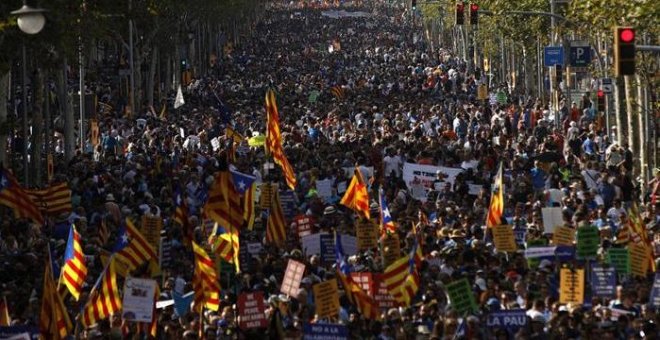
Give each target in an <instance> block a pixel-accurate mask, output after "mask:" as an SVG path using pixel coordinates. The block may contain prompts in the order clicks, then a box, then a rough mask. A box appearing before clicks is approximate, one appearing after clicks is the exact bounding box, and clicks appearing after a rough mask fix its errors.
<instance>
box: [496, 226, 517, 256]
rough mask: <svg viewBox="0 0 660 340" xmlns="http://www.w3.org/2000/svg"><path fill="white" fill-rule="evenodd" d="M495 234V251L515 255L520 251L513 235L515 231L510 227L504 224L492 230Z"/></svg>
mask: <svg viewBox="0 0 660 340" xmlns="http://www.w3.org/2000/svg"><path fill="white" fill-rule="evenodd" d="M491 230H492V232H493V241H494V243H495V249H497V251H501V252H510V253H514V252H516V251H517V250H518V246H517V245H516V238H515V236H514V235H513V229H512V228H511V226H510V225H507V224H503V225H498V226H494V227H493V228H491Z"/></svg>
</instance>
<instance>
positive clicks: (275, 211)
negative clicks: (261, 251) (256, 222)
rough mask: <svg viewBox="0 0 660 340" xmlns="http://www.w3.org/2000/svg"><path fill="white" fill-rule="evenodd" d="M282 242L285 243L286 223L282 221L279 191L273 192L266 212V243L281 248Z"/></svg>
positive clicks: (282, 212)
mask: <svg viewBox="0 0 660 340" xmlns="http://www.w3.org/2000/svg"><path fill="white" fill-rule="evenodd" d="M284 241H286V221H285V220H284V211H283V210H282V203H281V202H280V194H279V191H277V190H275V191H274V192H273V199H272V200H271V201H270V210H269V212H268V222H267V224H266V242H267V243H270V244H275V245H277V246H278V247H281V246H284Z"/></svg>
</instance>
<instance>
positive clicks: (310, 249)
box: [302, 234, 321, 256]
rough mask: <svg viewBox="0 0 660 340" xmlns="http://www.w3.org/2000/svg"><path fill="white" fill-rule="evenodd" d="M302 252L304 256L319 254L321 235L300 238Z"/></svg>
mask: <svg viewBox="0 0 660 340" xmlns="http://www.w3.org/2000/svg"><path fill="white" fill-rule="evenodd" d="M302 250H303V252H304V253H305V255H306V256H311V255H314V254H317V255H318V254H321V234H311V235H307V236H304V237H303V238H302Z"/></svg>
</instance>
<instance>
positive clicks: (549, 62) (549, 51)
mask: <svg viewBox="0 0 660 340" xmlns="http://www.w3.org/2000/svg"><path fill="white" fill-rule="evenodd" d="M543 63H544V64H545V67H551V66H555V65H564V48H563V47H562V46H546V47H545V49H544V51H543Z"/></svg>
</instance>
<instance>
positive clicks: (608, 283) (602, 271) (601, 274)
mask: <svg viewBox="0 0 660 340" xmlns="http://www.w3.org/2000/svg"><path fill="white" fill-rule="evenodd" d="M590 281H591V292H592V294H593V295H594V296H598V297H605V298H611V297H614V296H615V294H616V270H615V269H614V267H605V266H602V265H599V264H593V265H592V266H591V280H590Z"/></svg>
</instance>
